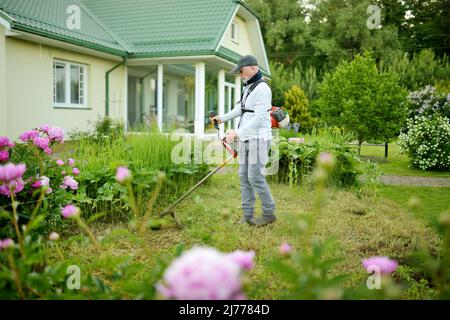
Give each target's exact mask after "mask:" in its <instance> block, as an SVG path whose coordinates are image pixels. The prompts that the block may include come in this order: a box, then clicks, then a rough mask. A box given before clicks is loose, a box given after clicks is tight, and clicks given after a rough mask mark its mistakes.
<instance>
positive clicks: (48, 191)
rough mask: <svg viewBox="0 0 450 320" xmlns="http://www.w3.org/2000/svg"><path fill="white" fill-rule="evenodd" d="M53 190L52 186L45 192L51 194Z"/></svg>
mask: <svg viewBox="0 0 450 320" xmlns="http://www.w3.org/2000/svg"><path fill="white" fill-rule="evenodd" d="M52 192H53V189H52V188H50V187H48V188H47V190H45V193H46V194H50V193H52Z"/></svg>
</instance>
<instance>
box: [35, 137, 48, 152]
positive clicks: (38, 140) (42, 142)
mask: <svg viewBox="0 0 450 320" xmlns="http://www.w3.org/2000/svg"><path fill="white" fill-rule="evenodd" d="M33 143H34V145H35V146H36V147H39V148H41V149H42V150H45V149H47V148H48V145H49V144H50V139H48V138H42V137H34V138H33Z"/></svg>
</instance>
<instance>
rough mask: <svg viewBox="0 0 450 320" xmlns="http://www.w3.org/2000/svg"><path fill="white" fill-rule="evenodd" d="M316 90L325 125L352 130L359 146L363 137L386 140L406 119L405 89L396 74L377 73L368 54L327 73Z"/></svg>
mask: <svg viewBox="0 0 450 320" xmlns="http://www.w3.org/2000/svg"><path fill="white" fill-rule="evenodd" d="M319 90H320V93H321V97H320V98H319V99H318V100H317V102H316V106H317V108H318V112H319V115H320V116H321V117H322V119H323V120H325V121H326V122H327V123H328V124H334V125H338V126H341V127H343V128H345V129H346V130H349V131H353V132H354V133H355V134H356V137H357V141H358V146H359V149H361V144H362V143H363V142H364V141H367V140H372V139H373V140H384V141H386V142H388V141H390V140H391V139H392V138H394V137H395V136H397V135H398V134H399V132H400V129H401V127H402V126H403V124H404V122H405V120H406V116H407V104H406V95H407V92H406V90H405V89H403V88H402V87H400V85H399V84H398V75H396V74H395V73H392V72H379V71H378V69H377V67H376V64H375V61H374V59H373V58H372V57H371V56H370V55H369V54H366V55H364V56H361V55H357V56H356V57H355V59H354V60H353V61H352V62H351V63H348V62H344V63H342V64H340V65H339V66H338V67H337V69H336V71H335V72H334V73H333V74H330V73H327V74H326V75H325V79H324V81H323V82H322V84H321V86H320V88H319Z"/></svg>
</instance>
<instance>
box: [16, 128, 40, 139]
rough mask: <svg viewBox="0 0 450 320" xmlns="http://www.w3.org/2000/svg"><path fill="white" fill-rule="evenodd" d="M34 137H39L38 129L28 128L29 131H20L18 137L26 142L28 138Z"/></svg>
mask: <svg viewBox="0 0 450 320" xmlns="http://www.w3.org/2000/svg"><path fill="white" fill-rule="evenodd" d="M36 137H39V131H37V130H30V131H26V132H24V133H22V134H21V135H20V136H19V139H20V140H22V141H23V142H27V141H28V140H30V139H34V138H36Z"/></svg>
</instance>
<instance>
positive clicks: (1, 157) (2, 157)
mask: <svg viewBox="0 0 450 320" xmlns="http://www.w3.org/2000/svg"><path fill="white" fill-rule="evenodd" d="M8 160H9V152H8V150H0V162H6V161H8Z"/></svg>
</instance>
